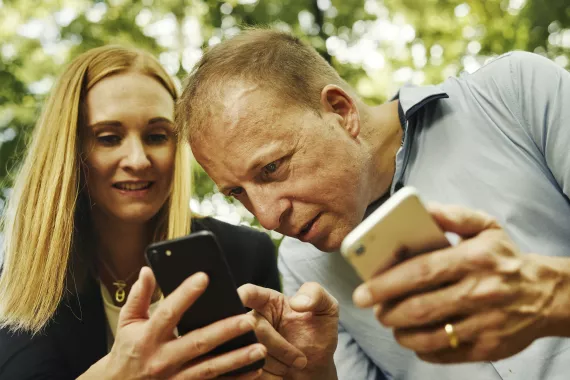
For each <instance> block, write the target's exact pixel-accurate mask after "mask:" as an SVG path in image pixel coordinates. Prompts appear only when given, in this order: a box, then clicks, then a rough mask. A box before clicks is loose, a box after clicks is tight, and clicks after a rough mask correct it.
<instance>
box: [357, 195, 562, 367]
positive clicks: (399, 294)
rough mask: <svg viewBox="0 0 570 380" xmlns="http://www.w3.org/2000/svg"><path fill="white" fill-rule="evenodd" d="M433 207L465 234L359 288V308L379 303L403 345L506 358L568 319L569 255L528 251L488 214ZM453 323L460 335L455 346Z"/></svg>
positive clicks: (440, 353)
mask: <svg viewBox="0 0 570 380" xmlns="http://www.w3.org/2000/svg"><path fill="white" fill-rule="evenodd" d="M430 212H431V214H432V216H433V217H434V219H435V220H436V221H437V222H438V224H439V225H440V226H441V228H442V229H443V230H445V231H450V232H454V233H456V234H458V235H460V236H461V237H462V238H463V240H462V241H461V242H460V243H459V244H458V245H456V246H454V247H450V248H446V249H442V250H439V251H434V252H431V253H427V254H424V255H420V256H417V257H414V258H412V259H409V260H408V261H405V262H403V263H401V264H399V265H397V266H396V267H394V268H391V269H389V270H387V271H386V272H383V273H381V274H380V275H378V276H376V277H375V278H373V279H371V280H370V281H368V282H367V283H365V284H363V285H361V286H360V287H359V288H357V289H356V290H355V292H354V294H353V299H354V303H355V304H356V305H357V306H360V307H370V306H373V305H376V306H375V308H376V316H377V318H378V320H379V321H380V322H381V323H382V324H384V325H385V326H388V327H393V328H394V335H395V337H396V340H397V341H398V342H399V343H400V344H401V345H402V346H404V347H407V348H409V349H411V350H413V351H415V352H416V353H417V354H418V356H419V357H420V358H422V359H424V360H426V361H430V362H437V363H452V362H471V361H487V360H499V359H502V358H506V357H508V356H511V355H514V354H516V353H518V352H520V351H521V350H523V349H524V348H526V347H527V346H528V345H529V344H531V343H532V342H533V341H534V340H535V339H537V338H539V337H542V336H546V335H550V334H553V331H555V330H556V328H554V326H555V325H558V326H559V325H560V324H561V321H563V320H566V323H568V314H569V313H568V311H567V310H568V306H569V305H570V285H569V284H570V275H569V274H568V273H567V272H566V273H564V271H563V270H561V269H559V268H560V265H559V262H560V260H564V259H560V258H548V257H544V256H537V255H530V254H526V255H523V254H521V253H520V252H519V251H518V248H517V247H516V246H515V244H514V243H513V242H512V241H511V239H509V237H508V236H507V234H506V233H505V232H504V231H503V229H502V228H501V227H500V226H499V225H498V224H497V222H496V221H495V220H494V219H493V218H492V217H490V216H489V215H486V214H484V213H481V212H475V211H471V210H468V209H465V208H461V207H456V206H445V207H444V206H433V207H431V208H430ZM556 260H558V264H556ZM566 261H567V260H566ZM566 266H568V264H567V263H566ZM559 295H561V296H563V297H566V298H565V300H564V301H563V302H562V301H560V300H559V299H557V298H556V297H560V296H559ZM564 304H565V305H566V308H564ZM564 309H566V311H563V310H564ZM564 313H566V314H565V315H563V314H564ZM448 323H450V324H452V325H453V328H454V331H455V334H456V336H457V338H458V339H459V346H458V347H457V348H455V349H454V348H451V347H450V337H449V336H448V335H447V333H446V331H445V328H444V327H445V325H446V324H448ZM554 335H556V333H554Z"/></svg>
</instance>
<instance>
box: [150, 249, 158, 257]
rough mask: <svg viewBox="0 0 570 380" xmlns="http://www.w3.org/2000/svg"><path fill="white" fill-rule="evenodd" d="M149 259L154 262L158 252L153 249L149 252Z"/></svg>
mask: <svg viewBox="0 0 570 380" xmlns="http://www.w3.org/2000/svg"><path fill="white" fill-rule="evenodd" d="M150 258H151V259H152V260H156V259H157V258H158V251H157V250H156V249H153V250H152V251H150Z"/></svg>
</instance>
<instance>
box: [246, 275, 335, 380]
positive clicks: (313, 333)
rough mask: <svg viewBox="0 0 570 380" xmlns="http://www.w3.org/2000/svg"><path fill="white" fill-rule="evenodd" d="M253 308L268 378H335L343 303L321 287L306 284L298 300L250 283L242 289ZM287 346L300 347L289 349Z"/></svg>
mask: <svg viewBox="0 0 570 380" xmlns="http://www.w3.org/2000/svg"><path fill="white" fill-rule="evenodd" d="M238 291H239V294H240V297H241V299H242V301H243V303H244V305H245V306H246V307H249V308H251V309H253V310H252V311H251V314H253V315H254V316H255V318H256V321H257V324H256V328H255V333H256V335H257V337H258V339H259V340H260V342H261V343H262V344H263V345H264V346H265V347H267V350H268V358H267V359H266V366H265V368H264V376H263V377H262V378H264V379H280V378H287V379H312V380H316V379H327V380H329V379H336V368H335V366H334V361H333V354H334V352H335V350H336V345H337V340H338V316H339V314H338V302H337V301H336V299H334V297H332V296H331V295H330V294H329V293H327V291H326V290H324V289H323V288H322V287H321V286H320V285H318V284H316V283H306V284H304V285H303V286H301V288H300V289H299V291H298V292H297V294H296V295H295V296H294V297H291V298H289V297H286V296H284V295H283V294H281V293H279V292H276V291H274V290H271V289H267V288H261V287H258V286H255V285H251V284H247V285H244V286H242V287H240V288H239V290H238ZM287 342H288V343H289V344H291V345H293V346H294V347H296V348H297V349H298V350H299V352H298V353H295V352H293V351H291V350H290V349H287Z"/></svg>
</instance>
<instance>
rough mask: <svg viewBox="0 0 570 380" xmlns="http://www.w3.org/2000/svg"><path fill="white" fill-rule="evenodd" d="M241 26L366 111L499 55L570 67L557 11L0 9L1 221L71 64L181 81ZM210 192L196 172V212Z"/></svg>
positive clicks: (114, 4) (69, 2) (442, 5)
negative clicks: (105, 53)
mask: <svg viewBox="0 0 570 380" xmlns="http://www.w3.org/2000/svg"><path fill="white" fill-rule="evenodd" d="M243 25H263V26H273V27H276V28H279V29H283V30H289V31H292V32H293V33H294V34H296V35H298V36H299V37H301V38H302V39H303V40H305V41H307V42H308V43H310V44H312V45H313V46H314V47H315V48H316V49H317V50H318V51H319V52H320V53H321V54H322V55H323V56H324V57H325V58H326V59H327V60H328V61H329V62H331V64H332V65H333V66H334V67H335V68H336V69H337V70H338V71H339V73H340V74H341V75H342V76H343V77H344V78H345V79H347V80H348V82H349V83H351V84H352V85H354V86H355V88H356V89H357V91H358V92H359V93H360V94H361V96H362V97H363V98H364V99H366V100H367V101H368V102H371V103H377V102H382V101H385V100H386V99H387V98H388V97H389V96H391V95H393V94H394V93H395V91H397V88H398V87H399V86H400V85H401V84H402V83H404V82H412V83H416V84H432V83H437V82H439V81H441V80H443V79H445V78H446V77H448V76H450V75H457V74H459V73H460V72H461V71H462V70H466V71H474V70H476V69H477V68H478V67H480V66H481V65H483V64H484V63H485V62H486V61H487V60H488V59H490V58H492V57H494V56H496V55H499V54H501V53H504V52H506V51H508V50H513V49H518V50H527V51H534V52H537V53H539V54H543V55H545V56H547V57H549V58H550V59H553V60H555V61H556V62H557V63H558V64H560V65H561V66H564V67H566V68H568V67H569V60H570V5H569V3H568V0H383V1H382V0H351V1H346V0H226V1H220V0H186V1H185V0H161V1H158V0H155V1H153V0H142V1H127V0H99V1H87V0H50V1H42V2H38V1H33V0H18V1H9V0H0V41H1V43H0V83H1V86H0V184H1V186H0V213H1V209H2V205H3V199H4V198H5V197H6V196H7V192H6V191H4V190H5V189H9V187H10V184H11V181H12V177H13V174H14V173H15V171H16V169H17V166H18V163H19V162H20V160H21V158H22V155H23V152H24V151H25V146H26V140H27V138H28V136H29V134H30V131H31V130H32V128H33V125H34V121H35V120H36V118H37V117H38V115H39V111H40V107H41V105H42V101H43V100H44V99H45V97H46V94H47V93H48V91H49V88H50V86H51V84H52V83H53V81H54V79H55V78H56V77H57V75H58V74H59V73H60V72H61V67H62V66H63V65H65V64H66V63H67V62H69V61H70V60H71V59H72V58H73V57H75V56H76V55H78V54H80V53H82V52H84V51H86V50H88V49H90V48H92V47H96V46H100V45H103V44H108V43H113V44H116V43H119V44H128V45H134V46H138V47H141V48H144V49H147V50H149V51H151V52H153V53H154V54H156V55H157V56H158V57H159V59H160V60H161V62H162V63H163V64H164V65H165V67H167V69H168V71H169V72H170V73H171V75H173V76H174V77H176V78H178V80H179V81H181V80H183V78H184V76H185V75H186V74H187V72H188V71H189V70H190V69H191V67H192V65H193V64H194V63H195V62H196V61H197V59H199V57H200V55H201V52H202V51H203V49H205V48H206V47H207V46H208V45H211V44H215V43H216V42H219V41H220V40H222V39H224V38H227V37H230V36H232V35H235V34H236V33H238V32H239V27H240V26H243ZM215 192H216V189H215V186H214V185H213V183H212V182H211V181H210V180H209V178H208V177H207V175H205V173H204V172H203V171H201V170H200V169H199V167H197V171H196V181H195V195H196V198H197V201H198V202H200V201H201V200H203V199H206V198H208V197H211V196H212V194H214V193H215ZM226 201H227V202H230V203H231V200H228V199H226ZM236 207H237V206H236ZM246 219H247V218H246ZM253 223H254V224H255V222H253Z"/></svg>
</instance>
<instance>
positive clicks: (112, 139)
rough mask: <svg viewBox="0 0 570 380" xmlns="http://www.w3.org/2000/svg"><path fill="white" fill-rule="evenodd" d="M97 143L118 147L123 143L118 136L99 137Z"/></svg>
mask: <svg viewBox="0 0 570 380" xmlns="http://www.w3.org/2000/svg"><path fill="white" fill-rule="evenodd" d="M97 141H99V142H100V143H101V144H103V145H106V146H111V145H116V144H118V143H119V142H121V138H120V137H119V136H117V135H104V136H98V137H97Z"/></svg>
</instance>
